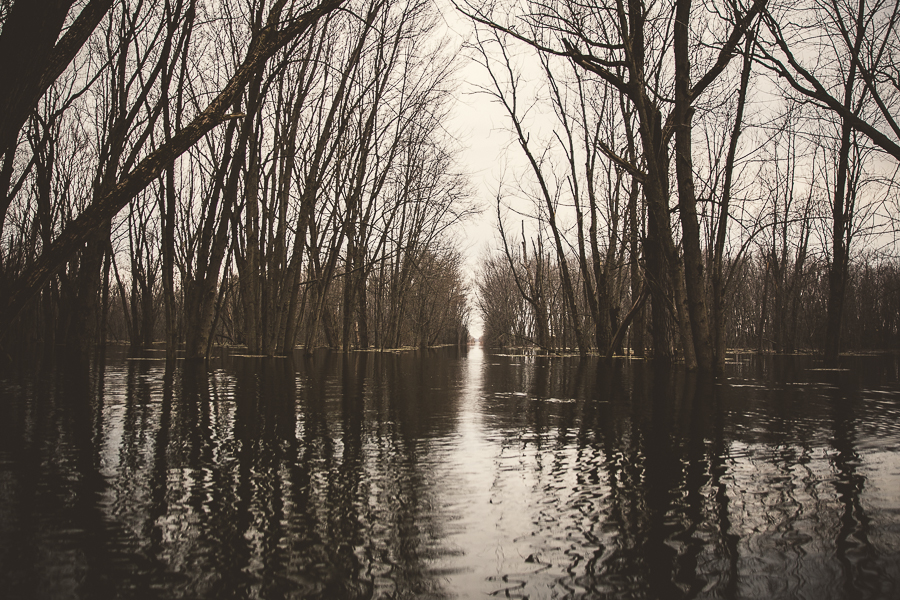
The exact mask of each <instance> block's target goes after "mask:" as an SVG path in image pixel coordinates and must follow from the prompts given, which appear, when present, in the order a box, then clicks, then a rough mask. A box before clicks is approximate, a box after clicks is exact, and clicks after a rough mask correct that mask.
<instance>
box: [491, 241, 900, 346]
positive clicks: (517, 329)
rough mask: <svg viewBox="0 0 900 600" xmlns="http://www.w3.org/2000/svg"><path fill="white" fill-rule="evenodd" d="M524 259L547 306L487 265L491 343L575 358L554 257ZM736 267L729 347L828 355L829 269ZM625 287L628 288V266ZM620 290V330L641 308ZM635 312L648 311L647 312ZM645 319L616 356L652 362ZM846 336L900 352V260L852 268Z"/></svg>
mask: <svg viewBox="0 0 900 600" xmlns="http://www.w3.org/2000/svg"><path fill="white" fill-rule="evenodd" d="M517 259H518V262H517V263H516V268H517V269H518V270H519V272H520V273H526V272H528V273H532V274H536V273H538V272H539V273H540V277H541V278H540V280H539V281H538V282H536V283H534V284H533V285H534V286H535V288H538V287H539V289H536V290H535V291H536V294H538V295H540V296H541V297H543V298H545V299H546V301H545V303H544V310H543V312H536V311H535V309H534V307H533V305H531V304H530V303H529V302H528V301H527V300H524V299H523V298H522V296H521V293H520V292H519V290H518V289H517V286H516V283H515V277H514V275H513V271H512V268H511V267H510V265H509V263H508V262H507V259H506V257H505V256H503V255H501V254H495V255H493V256H490V257H487V258H485V259H484V260H482V262H481V267H480V271H479V276H478V280H477V282H476V288H477V309H478V310H479V311H480V312H481V315H482V319H483V325H484V337H483V343H484V344H485V345H486V346H491V347H496V348H504V347H518V346H533V347H536V348H541V349H544V350H546V351H551V352H553V351H563V352H566V351H571V350H572V349H574V348H576V340H575V337H574V335H573V333H572V332H573V331H574V329H575V326H574V325H573V322H572V321H573V315H572V313H571V312H570V311H569V309H568V306H567V304H566V302H565V297H564V294H563V291H562V286H563V284H562V278H561V277H560V273H559V269H558V268H556V267H555V266H554V265H553V264H552V261H551V259H550V257H549V256H546V255H545V256H544V258H543V263H544V265H543V266H541V267H538V264H537V263H538V262H541V261H538V260H529V261H528V262H527V263H526V262H522V261H521V258H520V257H517ZM569 262H570V264H569V268H570V269H571V270H572V271H573V272H575V273H576V281H575V284H576V285H581V284H582V282H581V281H580V280H579V279H578V277H580V274H577V269H578V265H577V259H576V258H574V257H570V258H569ZM729 266H732V265H729ZM733 266H734V277H735V283H734V285H733V291H732V296H731V298H730V299H729V302H728V305H727V312H726V314H725V317H726V324H727V329H726V331H725V343H726V347H728V348H733V349H738V350H752V351H759V352H776V353H793V352H804V351H821V349H822V348H823V347H824V342H825V322H826V319H827V315H828V311H827V305H828V270H829V265H828V263H827V261H825V260H824V259H823V258H821V257H820V258H816V259H815V260H811V261H808V262H807V264H805V265H803V266H802V268H800V269H798V268H797V267H798V265H797V263H796V261H795V262H792V263H791V264H789V265H787V266H786V268H784V269H782V270H777V269H775V268H773V264H772V262H771V261H770V260H769V259H767V258H766V256H765V255H763V254H757V253H754V254H748V255H747V256H746V257H745V258H744V259H743V260H741V262H740V264H737V265H733ZM620 279H622V280H623V281H624V282H627V281H628V280H629V279H630V274H629V272H628V267H627V266H626V267H624V268H623V271H622V277H621V278H620ZM616 287H617V289H618V293H617V295H616V296H615V297H613V298H611V302H610V304H611V306H610V312H609V322H610V324H616V325H618V327H621V326H622V323H623V322H625V317H626V316H627V313H626V311H627V310H628V309H630V308H632V307H633V305H634V304H635V303H636V301H638V300H640V298H633V297H632V295H631V292H630V289H629V287H628V286H627V285H622V282H619V284H618V285H617V286H616ZM637 304H638V306H640V302H637ZM577 306H578V311H579V312H578V313H577V314H576V316H575V318H576V319H578V320H579V321H580V323H579V325H580V327H581V328H582V329H583V330H585V331H590V326H591V325H592V323H591V322H590V317H589V315H590V308H589V307H588V305H587V302H586V299H585V298H584V297H583V296H579V298H578V304H577ZM641 312H642V311H636V314H635V316H633V317H632V318H631V319H628V325H627V328H625V327H623V328H622V332H621V338H620V339H619V340H618V341H617V342H616V345H615V346H614V348H613V349H612V350H613V351H614V352H616V353H621V352H629V353H633V354H634V355H636V356H645V355H646V348H645V346H644V343H643V342H642V336H643V340H646V339H648V336H647V326H648V323H647V320H646V313H644V314H643V315H642V314H641ZM541 318H542V321H540V320H539V319H541ZM841 335H842V339H843V340H844V342H843V343H844V348H845V349H846V350H893V351H896V350H898V349H900V260H898V259H880V260H872V261H865V260H862V261H860V262H858V263H854V264H852V265H851V267H850V270H849V274H848V281H847V310H846V313H845V315H844V319H843V331H842V332H841ZM542 336H543V337H542ZM590 343H591V344H593V345H594V346H593V347H594V348H600V346H599V345H597V344H596V338H594V337H591V338H590ZM609 349H610V348H609V346H608V345H607V346H606V347H605V348H600V350H601V351H603V352H605V351H607V350H609Z"/></svg>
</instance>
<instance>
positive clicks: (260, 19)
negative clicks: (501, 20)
mask: <svg viewBox="0 0 900 600" xmlns="http://www.w3.org/2000/svg"><path fill="white" fill-rule="evenodd" d="M0 7H2V8H0V11H2V12H0V23H2V32H0V55H2V56H3V57H4V60H3V61H2V66H0V69H2V70H3V72H2V74H0V81H3V82H4V89H3V91H0V95H2V102H3V114H4V120H3V131H2V136H0V143H2V147H0V152H2V155H0V156H2V159H3V162H2V178H0V189H2V193H0V196H2V197H3V198H4V199H5V201H4V202H3V204H2V209H3V210H2V213H0V226H2V231H0V240H2V251H0V279H2V285H0V289H2V290H3V291H2V295H3V298H2V300H3V305H4V308H3V311H2V316H3V318H2V330H0V331H2V336H3V342H2V343H3V346H4V348H5V350H6V353H7V354H8V355H9V354H11V353H13V349H14V348H20V347H22V346H25V345H27V346H29V347H30V348H34V349H35V350H34V351H35V352H38V353H40V354H41V355H46V354H48V353H53V352H55V349H56V348H65V349H66V351H67V352H77V353H79V354H82V355H88V354H89V351H90V350H91V349H93V348H94V347H96V345H97V344H98V343H101V344H102V343H105V342H107V341H110V340H115V339H120V340H121V339H126V340H128V342H129V343H130V344H132V345H133V346H134V347H137V348H141V347H145V346H147V345H148V344H150V343H152V342H153V341H154V340H165V342H166V345H167V348H168V349H180V348H182V347H183V349H184V350H183V351H184V354H185V355H186V357H187V358H203V357H205V356H207V355H208V353H209V349H210V346H211V345H212V344H215V343H231V344H246V346H247V349H248V352H250V353H253V354H267V355H274V354H286V353H288V352H290V351H292V350H293V348H294V347H295V345H297V344H300V345H302V346H304V347H306V348H309V349H312V348H315V347H317V346H321V345H327V346H331V347H335V348H342V349H344V350H347V349H349V348H351V347H353V348H385V347H398V346H404V345H417V346H426V345H433V344H440V343H459V342H460V341H462V342H463V343H465V342H466V341H467V339H468V330H467V323H468V311H467V309H466V285H465V281H464V275H463V272H462V256H461V254H460V250H459V248H458V247H457V246H456V245H455V244H453V243H451V237H450V235H449V230H450V229H451V228H452V227H454V225H455V224H457V223H458V222H459V221H460V220H461V219H463V218H464V217H465V216H466V215H467V214H468V213H469V212H470V211H471V210H472V209H471V206H470V194H469V192H468V190H467V182H466V180H465V178H464V177H462V176H461V175H460V173H459V168H458V166H457V164H456V163H457V158H456V155H457V153H458V150H459V149H458V145H457V144H456V142H455V141H454V138H453V137H452V136H451V135H449V134H448V132H447V131H446V129H445V128H444V121H445V120H446V117H447V113H448V111H449V110H450V108H451V104H450V102H451V100H452V95H451V92H452V91H453V86H454V84H455V80H454V69H455V65H456V63H457V58H456V56H455V54H454V53H453V52H452V51H451V50H452V45H450V44H449V43H448V42H447V41H446V40H445V39H443V38H442V37H441V35H440V32H439V31H438V24H439V13H438V11H437V10H436V7H435V5H434V4H433V3H431V2H429V1H427V0H410V1H401V2H387V1H386V0H360V1H355V0H347V1H343V0H325V1H323V2H316V1H312V2H296V1H287V0H239V1H237V2H209V1H204V0H138V1H119V0H105V1H103V0H90V1H83V0H48V1H47V2H31V1H30V0H29V1H25V0H18V1H14V2H2V3H0ZM73 37H77V39H72V38H73ZM10 57H16V59H15V60H9V58H10ZM7 82H11V83H12V84H13V85H9V86H6V83H7ZM13 116H15V118H16V121H12V118H13ZM16 351H18V350H16ZM174 355H175V353H174V352H172V353H171V356H174Z"/></svg>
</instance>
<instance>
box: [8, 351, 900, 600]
mask: <svg viewBox="0 0 900 600" xmlns="http://www.w3.org/2000/svg"><path fill="white" fill-rule="evenodd" d="M816 366H817V363H816V362H815V360H814V359H813V358H810V357H768V358H764V359H757V358H756V357H751V356H744V357H739V361H738V362H737V363H736V364H732V365H730V366H729V373H728V375H729V377H728V379H727V380H726V381H724V382H720V383H712V382H708V381H703V380H698V379H697V378H695V377H693V376H688V375H685V374H684V373H682V372H679V371H678V370H677V369H672V370H654V369H653V368H652V367H651V366H649V365H647V364H644V363H641V362H620V363H617V364H615V365H612V366H607V365H603V364H601V363H599V362H598V361H596V360H587V361H580V360H579V359H577V358H547V357H533V356H509V355H498V354H491V353H487V352H482V351H481V350H480V349H478V348H475V349H471V350H470V351H469V352H468V353H467V354H465V353H463V354H459V353H456V352H451V351H428V352H415V353H413V352H411V353H406V354H390V353H389V354H383V355H378V354H366V353H358V354H352V355H350V356H342V355H335V354H326V353H319V354H316V355H315V357H313V358H310V359H307V358H304V357H302V356H301V355H299V354H298V355H297V356H295V357H294V359H293V360H286V359H262V358H253V357H240V356H220V357H219V358H217V359H215V360H214V361H213V362H212V363H211V365H210V370H209V371H208V372H207V371H205V370H196V369H187V368H185V367H184V366H183V363H180V362H179V363H178V365H177V367H176V368H175V369H174V370H173V371H172V372H169V373H167V372H166V369H165V363H164V362H162V361H158V360H126V359H125V357H124V355H123V356H111V357H109V358H108V359H107V361H106V365H105V367H103V368H102V369H101V368H94V369H93V371H92V372H91V373H90V374H86V373H85V372H84V371H83V370H81V371H78V370H72V369H66V368H59V369H55V370H53V371H51V372H46V373H42V374H39V375H35V376H29V377H25V378H23V377H21V376H15V377H13V376H8V375H7V376H4V377H3V378H0V597H4V598H22V599H26V598H117V597H118V598H307V597H308V598H316V597H321V598H356V597H374V598H489V597H515V598H520V597H528V598H564V597H571V598H580V597H586V598H660V599H668V598H761V599H762V598H766V599H768V598H811V599H814V600H826V599H829V598H847V599H851V598H852V599H862V598H885V599H896V598H900V385H898V368H900V367H898V362H897V359H896V358H895V357H859V358H847V359H845V362H844V366H845V367H847V368H848V369H849V370H847V371H823V370H817V369H816V368H815V367H816Z"/></svg>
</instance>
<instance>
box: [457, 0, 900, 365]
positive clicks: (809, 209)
mask: <svg viewBox="0 0 900 600" xmlns="http://www.w3.org/2000/svg"><path fill="white" fill-rule="evenodd" d="M464 12H466V14H467V15H468V16H469V17H470V18H471V20H472V22H473V23H474V27H475V29H474V37H473V41H472V44H471V48H470V49H471V51H472V53H473V54H474V56H475V57H476V60H477V61H478V62H479V63H480V64H481V65H482V66H483V68H484V73H486V75H487V79H486V83H485V84H484V85H483V86H482V90H481V91H482V92H483V93H484V94H485V95H487V96H489V97H490V98H492V99H493V101H494V102H495V103H496V104H497V105H498V106H500V107H501V108H502V109H503V110H504V111H505V113H506V115H507V117H508V121H507V122H508V124H509V131H510V134H511V138H512V141H513V144H514V145H516V146H518V149H519V151H520V152H519V156H521V157H522V159H523V165H524V166H523V167H522V168H521V169H520V170H519V171H517V172H516V173H515V181H514V182H512V183H509V182H501V185H500V189H499V191H498V194H497V199H496V211H497V223H498V225H499V235H498V240H497V243H496V245H495V247H494V249H493V250H492V251H491V252H490V253H489V254H488V255H487V256H485V257H484V259H483V261H482V265H481V270H480V274H479V280H478V284H477V285H478V302H479V304H480V309H481V311H482V313H483V318H484V321H485V331H486V336H487V341H488V343H491V344H500V345H506V344H520V343H527V344H533V345H535V346H537V347H538V348H543V349H548V350H550V349H558V348H566V349H571V350H575V351H578V352H580V353H582V354H584V353H587V352H590V351H599V352H601V353H604V354H607V355H609V354H612V353H614V352H617V351H619V350H620V349H621V348H622V347H623V345H624V344H627V345H628V346H630V347H631V348H632V349H634V350H635V351H636V352H637V353H639V354H644V353H645V350H646V352H647V353H648V354H650V355H652V356H654V357H656V358H657V359H660V360H663V361H671V360H675V359H680V360H683V361H684V362H685V364H686V365H687V367H688V368H690V369H699V370H703V371H721V370H722V368H723V367H724V363H725V356H726V348H727V347H728V346H730V345H731V346H743V347H750V348H763V349H775V350H781V351H791V350H797V349H806V348H811V349H815V350H820V351H822V352H823V353H824V355H825V359H826V361H827V362H828V363H829V364H835V363H836V361H837V358H838V354H839V352H840V351H841V350H843V349H847V348H860V347H879V348H884V347H892V348H896V347H897V346H896V338H897V333H896V319H895V318H894V317H893V316H892V315H893V314H894V313H896V310H897V308H898V307H897V304H896V296H897V291H896V290H897V285H898V283H900V282H898V280H897V279H896V277H895V274H896V269H897V264H898V263H897V261H896V259H895V256H896V254H895V253H894V251H893V250H894V246H893V244H894V234H893V232H894V231H895V230H896V215H897V214H898V211H897V208H898V203H897V192H898V187H897V184H898V180H897V177H896V173H897V168H898V166H897V165H898V163H900V124H898V122H897V121H896V120H895V116H896V114H897V109H898V107H900V86H898V85H897V82H896V77H895V73H896V70H897V57H896V53H895V52H894V49H895V48H896V44H897V42H898V41H900V35H898V34H900V29H898V28H900V3H897V2H893V3H891V2H882V1H881V0H862V1H861V2H857V3H850V4H847V3H841V2H837V1H836V0H809V1H801V2H799V3H797V2H795V3H791V4H790V5H784V4H776V3H773V2H771V1H769V0H747V1H741V2H730V3H725V4H722V3H696V2H691V0H668V1H665V2H653V3H647V2H643V1H641V0H626V1H624V2H620V3H613V4H608V5H600V4H584V3H578V2H571V1H569V0H558V1H553V2H549V3H548V2H543V1H541V2H532V1H530V0H528V1H526V2H524V3H511V2H499V3H498V2H477V1H471V2H467V3H466V7H465V9H464ZM626 336H627V337H626Z"/></svg>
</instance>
